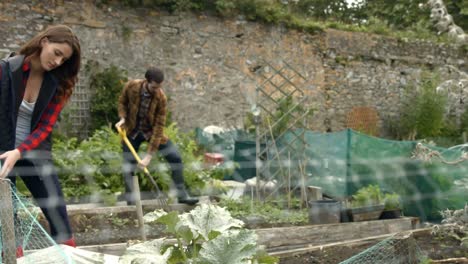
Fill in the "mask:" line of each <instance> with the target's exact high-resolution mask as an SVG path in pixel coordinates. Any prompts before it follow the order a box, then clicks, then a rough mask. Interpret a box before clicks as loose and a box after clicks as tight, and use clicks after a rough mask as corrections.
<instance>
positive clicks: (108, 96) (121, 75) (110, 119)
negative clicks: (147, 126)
mask: <svg viewBox="0 0 468 264" xmlns="http://www.w3.org/2000/svg"><path fill="white" fill-rule="evenodd" d="M85 70H86V73H88V74H89V76H90V84H89V87H90V90H91V91H92V93H93V96H92V97H91V98H90V112H91V125H90V132H91V134H92V132H93V131H94V130H96V129H99V128H101V127H102V126H107V127H111V126H112V124H114V123H115V122H116V121H117V120H118V113H117V102H118V98H119V96H120V93H121V91H122V89H123V87H124V85H125V83H126V82H127V73H126V71H125V70H122V69H120V68H118V67H117V66H114V65H111V66H110V67H109V68H105V69H103V70H100V67H99V65H98V64H97V63H96V62H90V63H88V64H87V65H86V68H85Z"/></svg>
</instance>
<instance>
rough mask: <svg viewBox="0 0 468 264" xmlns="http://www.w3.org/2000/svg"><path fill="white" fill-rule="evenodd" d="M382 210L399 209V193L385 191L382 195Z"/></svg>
mask: <svg viewBox="0 0 468 264" xmlns="http://www.w3.org/2000/svg"><path fill="white" fill-rule="evenodd" d="M383 200H384V205H385V208H384V210H397V209H401V201H400V195H398V194H397V193H386V194H385V195H384V198H383Z"/></svg>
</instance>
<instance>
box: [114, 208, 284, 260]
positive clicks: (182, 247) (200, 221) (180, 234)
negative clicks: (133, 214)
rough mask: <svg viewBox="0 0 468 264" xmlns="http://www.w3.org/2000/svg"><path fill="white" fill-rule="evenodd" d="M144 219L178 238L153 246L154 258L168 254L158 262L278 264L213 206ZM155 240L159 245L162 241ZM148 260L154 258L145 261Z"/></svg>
mask: <svg viewBox="0 0 468 264" xmlns="http://www.w3.org/2000/svg"><path fill="white" fill-rule="evenodd" d="M144 219H145V222H146V223H160V224H164V225H166V227H167V229H166V231H167V232H168V233H170V234H173V235H174V236H175V237H176V239H177V244H175V245H168V246H167V247H166V248H165V249H161V247H156V250H157V252H154V254H155V255H158V256H161V253H162V251H165V252H164V255H166V254H167V253H168V252H170V253H169V255H170V256H169V255H168V260H167V261H164V262H161V261H160V262H158V263H207V264H208V263H226V264H227V263H252V261H254V262H253V263H265V264H266V263H278V259H276V258H272V257H268V256H267V255H266V253H265V252H264V251H262V250H261V249H259V248H257V242H256V235H255V232H253V231H251V230H247V229H242V226H243V223H242V221H240V220H237V219H234V218H232V217H231V215H230V213H229V212H228V211H227V210H225V209H224V208H221V207H219V206H216V205H209V204H202V205H200V206H197V207H196V208H195V209H193V210H192V211H190V212H189V213H184V214H182V215H178V214H177V212H170V213H166V212H164V211H161V210H157V211H154V212H152V213H149V214H147V215H145V216H144ZM158 241H159V242H158V245H161V244H162V243H161V242H163V241H164V239H160V240H158ZM123 257H126V256H125V255H124V256H123ZM150 258H154V257H153V256H148V259H147V260H150ZM139 261H141V262H132V263H144V261H145V259H144V256H143V257H142V256H140V260H139Z"/></svg>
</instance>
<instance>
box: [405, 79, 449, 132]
mask: <svg viewBox="0 0 468 264" xmlns="http://www.w3.org/2000/svg"><path fill="white" fill-rule="evenodd" d="M421 80H422V81H421V84H420V85H419V86H418V89H414V88H413V87H409V88H410V89H408V90H407V96H406V97H405V98H404V99H403V102H402V104H403V106H402V108H401V112H400V114H401V117H400V120H399V125H398V128H397V134H398V137H400V138H411V139H413V137H415V138H420V139H423V138H427V137H436V136H439V135H440V134H441V130H442V129H443V127H444V125H445V122H444V114H445V109H446V107H445V106H446V103H447V101H446V97H445V96H444V95H442V94H439V93H437V91H436V87H437V85H438V83H439V77H438V76H430V74H429V73H427V72H425V73H423V74H422V78H421Z"/></svg>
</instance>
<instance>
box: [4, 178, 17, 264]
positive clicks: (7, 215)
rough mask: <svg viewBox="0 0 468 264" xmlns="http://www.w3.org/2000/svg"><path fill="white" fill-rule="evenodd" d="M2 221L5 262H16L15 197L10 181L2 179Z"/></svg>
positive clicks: (6, 263) (13, 263)
mask: <svg viewBox="0 0 468 264" xmlns="http://www.w3.org/2000/svg"><path fill="white" fill-rule="evenodd" d="M0 223H1V229H2V243H3V245H2V254H3V259H2V260H3V263H5V264H16V238H15V223H14V215H13V199H12V197H11V189H10V181H9V180H5V179H1V180H0Z"/></svg>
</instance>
